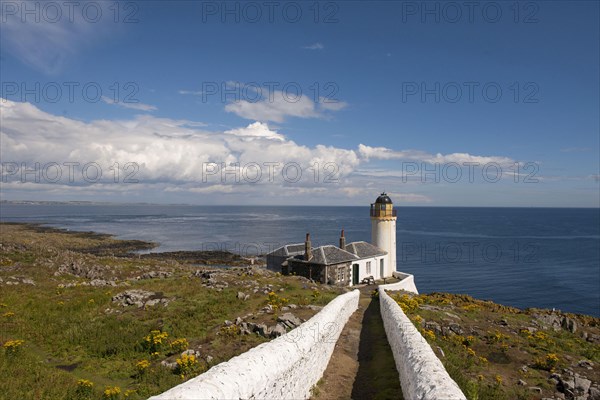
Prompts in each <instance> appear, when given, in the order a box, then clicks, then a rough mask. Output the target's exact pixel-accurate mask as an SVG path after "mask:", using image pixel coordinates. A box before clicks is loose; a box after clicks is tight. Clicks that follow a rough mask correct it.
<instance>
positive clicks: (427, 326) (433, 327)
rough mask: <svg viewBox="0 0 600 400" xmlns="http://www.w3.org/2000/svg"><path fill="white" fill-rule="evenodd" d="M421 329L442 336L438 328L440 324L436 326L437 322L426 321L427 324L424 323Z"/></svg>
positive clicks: (440, 329)
mask: <svg viewBox="0 0 600 400" xmlns="http://www.w3.org/2000/svg"><path fill="white" fill-rule="evenodd" d="M423 327H424V328H425V329H428V330H430V331H433V332H434V333H435V334H436V335H441V334H442V328H441V327H440V324H438V323H437V322H434V321H427V322H425V324H424V325H423Z"/></svg>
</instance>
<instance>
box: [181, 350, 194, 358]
mask: <svg viewBox="0 0 600 400" xmlns="http://www.w3.org/2000/svg"><path fill="white" fill-rule="evenodd" d="M195 355H196V351H195V350H191V349H188V350H186V351H184V352H182V353H181V357H183V356H195Z"/></svg>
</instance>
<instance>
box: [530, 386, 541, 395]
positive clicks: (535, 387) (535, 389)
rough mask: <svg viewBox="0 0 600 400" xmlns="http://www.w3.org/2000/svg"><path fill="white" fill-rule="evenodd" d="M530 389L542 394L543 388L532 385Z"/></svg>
mask: <svg viewBox="0 0 600 400" xmlns="http://www.w3.org/2000/svg"><path fill="white" fill-rule="evenodd" d="M529 390H531V391H532V392H535V393H538V394H541V393H542V388H541V387H537V386H530V387H529Z"/></svg>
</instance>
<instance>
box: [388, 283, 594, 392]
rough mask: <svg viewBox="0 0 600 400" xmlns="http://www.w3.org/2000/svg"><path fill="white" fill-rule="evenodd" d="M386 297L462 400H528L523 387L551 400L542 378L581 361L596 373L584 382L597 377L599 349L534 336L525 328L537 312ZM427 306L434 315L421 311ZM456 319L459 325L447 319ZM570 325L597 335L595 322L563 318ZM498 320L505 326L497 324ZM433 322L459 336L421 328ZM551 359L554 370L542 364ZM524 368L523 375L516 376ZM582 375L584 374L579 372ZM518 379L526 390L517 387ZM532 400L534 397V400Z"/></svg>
mask: <svg viewBox="0 0 600 400" xmlns="http://www.w3.org/2000/svg"><path fill="white" fill-rule="evenodd" d="M392 297H393V298H394V299H395V300H396V301H397V302H398V304H399V305H400V306H401V307H402V309H403V310H404V312H405V313H406V314H407V315H408V316H409V318H410V319H411V320H412V321H413V323H414V324H415V326H416V327H417V328H418V329H419V330H420V331H421V333H422V334H423V336H424V337H425V338H426V339H427V341H428V342H429V343H430V345H431V346H432V348H433V349H434V351H435V352H436V354H438V357H440V356H439V354H440V351H439V349H438V348H440V349H442V351H443V353H444V357H440V359H441V361H442V363H443V364H444V366H445V367H446V370H447V371H448V373H449V375H450V376H451V377H452V379H454V380H455V381H456V383H457V384H458V385H459V387H460V388H461V389H462V391H463V392H464V393H465V395H466V396H467V398H468V399H470V400H478V399H492V400H493V399H498V400H503V399H506V400H512V399H534V398H539V395H535V394H533V393H532V392H531V391H529V390H528V388H527V387H530V386H537V387H540V388H541V389H542V390H544V394H545V395H544V396H542V397H551V396H552V394H553V393H554V389H555V388H554V387H552V386H551V385H550V384H549V383H548V376H549V375H550V373H551V372H552V371H554V370H559V369H561V368H574V367H573V365H574V364H576V363H577V361H578V360H582V359H587V360H590V361H592V362H594V363H595V364H596V366H595V367H594V368H595V369H596V370H595V371H593V372H587V371H586V372H585V374H586V375H588V377H591V376H594V374H596V376H597V374H598V366H597V365H598V363H599V362H600V349H599V348H598V346H597V345H595V344H593V343H590V342H587V341H585V340H583V338H581V337H580V336H579V333H577V334H573V333H571V332H568V331H564V330H559V331H554V330H545V329H541V328H539V327H538V329H537V331H536V332H535V333H528V331H527V330H526V328H528V327H535V326H536V325H535V323H534V319H535V318H534V316H533V314H534V313H536V312H540V311H541V310H534V311H529V310H519V309H516V308H513V307H506V306H502V305H500V304H495V303H492V302H489V301H481V300H477V299H473V298H471V297H469V296H465V295H453V294H448V293H432V294H423V295H418V296H413V295H410V294H402V293H398V294H393V295H392ZM426 305H429V306H433V307H437V308H439V311H438V310H429V309H423V308H422V306H426ZM447 313H450V314H451V315H455V316H458V317H459V318H460V319H459V320H457V319H456V318H452V317H450V315H448V314H447ZM566 315H568V316H569V317H570V318H573V319H576V320H577V323H578V326H579V329H580V330H581V329H582V327H585V329H586V330H588V331H589V332H594V333H598V327H599V326H600V320H599V319H598V318H594V317H590V316H584V315H573V314H566ZM501 320H504V321H505V322H506V324H507V326H504V325H503V324H499V323H498V322H499V321H501ZM427 321H428V322H436V323H438V324H439V325H440V326H449V324H450V323H451V322H457V323H458V324H459V326H460V327H461V328H462V329H463V331H464V333H463V334H458V335H457V334H450V333H449V332H447V334H443V333H442V334H440V333H439V332H438V333H434V332H433V331H432V330H429V329H427V328H426V325H425V322H427ZM554 356H556V358H557V360H558V361H557V362H556V364H548V363H547V357H554ZM522 366H527V367H528V370H527V372H524V371H521V367H522ZM580 373H584V372H580ZM519 379H523V380H524V381H526V382H527V385H526V386H527V387H523V386H518V385H517V384H516V383H517V381H518V380H519ZM536 396H537V397H536Z"/></svg>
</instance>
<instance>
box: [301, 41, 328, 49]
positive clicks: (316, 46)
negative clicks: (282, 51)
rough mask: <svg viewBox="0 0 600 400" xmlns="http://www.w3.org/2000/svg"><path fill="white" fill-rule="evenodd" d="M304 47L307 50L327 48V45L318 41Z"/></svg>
mask: <svg viewBox="0 0 600 400" xmlns="http://www.w3.org/2000/svg"><path fill="white" fill-rule="evenodd" d="M302 48H303V49H306V50H323V49H324V48H325V46H323V44H322V43H319V42H317V43H313V44H310V45H308V46H303V47H302Z"/></svg>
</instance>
